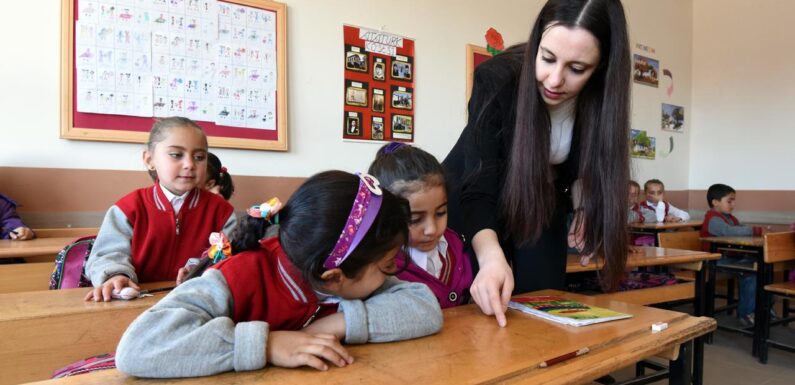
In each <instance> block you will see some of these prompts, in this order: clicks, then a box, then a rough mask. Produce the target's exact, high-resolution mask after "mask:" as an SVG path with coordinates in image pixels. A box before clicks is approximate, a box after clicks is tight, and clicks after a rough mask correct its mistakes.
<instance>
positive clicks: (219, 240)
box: [207, 233, 232, 264]
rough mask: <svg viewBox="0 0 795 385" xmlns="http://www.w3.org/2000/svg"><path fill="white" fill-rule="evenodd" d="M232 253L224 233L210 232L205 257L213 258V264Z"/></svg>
mask: <svg viewBox="0 0 795 385" xmlns="http://www.w3.org/2000/svg"><path fill="white" fill-rule="evenodd" d="M230 255H232V245H231V244H230V243H229V239H227V238H226V235H224V233H211V234H210V249H209V250H207V257H208V258H210V259H212V260H213V264H216V263H218V262H221V261H223V260H224V259H226V257H228V256H230Z"/></svg>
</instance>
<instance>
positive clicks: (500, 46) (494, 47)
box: [486, 28, 505, 54]
mask: <svg viewBox="0 0 795 385" xmlns="http://www.w3.org/2000/svg"><path fill="white" fill-rule="evenodd" d="M486 44H487V47H486V48H487V49H488V48H491V49H489V52H491V53H492V54H497V53H500V52H501V51H502V50H504V49H505V42H503V41H502V35H501V34H500V33H499V32H497V30H496V29H494V28H489V30H488V31H486ZM493 51H497V52H493Z"/></svg>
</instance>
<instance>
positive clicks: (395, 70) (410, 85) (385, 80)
mask: <svg viewBox="0 0 795 385" xmlns="http://www.w3.org/2000/svg"><path fill="white" fill-rule="evenodd" d="M343 31H344V43H345V44H344V48H345V55H344V59H345V65H344V68H345V90H344V92H345V98H344V108H343V111H344V115H343V128H342V137H343V139H351V140H365V141H391V140H396V141H403V142H413V141H414V127H415V121H414V106H415V102H416V100H415V87H414V78H415V75H416V68H415V65H414V40H412V39H407V38H404V37H401V36H397V35H393V34H389V33H386V32H383V31H377V30H372V29H367V28H360V27H354V26H348V25H346V26H343Z"/></svg>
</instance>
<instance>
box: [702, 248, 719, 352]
mask: <svg viewBox="0 0 795 385" xmlns="http://www.w3.org/2000/svg"><path fill="white" fill-rule="evenodd" d="M716 265H717V262H716V261H707V263H706V268H707V278H706V281H707V286H706V287H705V288H704V291H705V298H704V314H703V315H705V316H707V317H710V318H714V317H715V268H716ZM704 341H705V342H706V343H708V344H711V343H712V332H710V333H708V334H707V335H705V336H704Z"/></svg>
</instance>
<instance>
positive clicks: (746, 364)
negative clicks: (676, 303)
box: [612, 309, 795, 385]
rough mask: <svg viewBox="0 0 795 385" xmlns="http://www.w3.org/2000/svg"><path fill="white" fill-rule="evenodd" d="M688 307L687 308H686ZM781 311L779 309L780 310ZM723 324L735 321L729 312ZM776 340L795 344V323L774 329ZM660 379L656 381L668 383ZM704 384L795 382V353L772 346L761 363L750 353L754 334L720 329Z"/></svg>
mask: <svg viewBox="0 0 795 385" xmlns="http://www.w3.org/2000/svg"><path fill="white" fill-rule="evenodd" d="M683 310H686V309H683ZM779 314H780V313H779ZM718 322H719V323H721V324H729V323H735V322H736V319H734V318H732V317H730V316H726V315H723V316H719V317H718ZM771 335H772V337H773V338H775V339H776V340H780V341H783V342H786V343H788V344H790V345H795V323H793V324H790V325H789V327H784V326H777V327H774V328H773V329H772V331H771ZM634 373H635V369H634V367H631V368H624V369H622V370H621V371H618V372H616V373H613V374H612V376H613V377H614V378H615V379H616V380H618V381H623V380H626V379H629V378H632V377H633V376H634ZM667 383H668V381H658V382H655V385H656V384H667ZM704 384H706V385H793V384H795V353H790V352H786V351H783V350H779V349H772V348H771V349H770V350H769V353H768V363H767V364H766V365H763V364H760V363H759V361H758V360H757V359H756V357H753V356H751V338H750V337H746V336H743V335H740V334H736V333H731V332H726V331H721V330H718V331H716V332H715V334H714V340H713V343H712V344H711V345H705V349H704Z"/></svg>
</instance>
